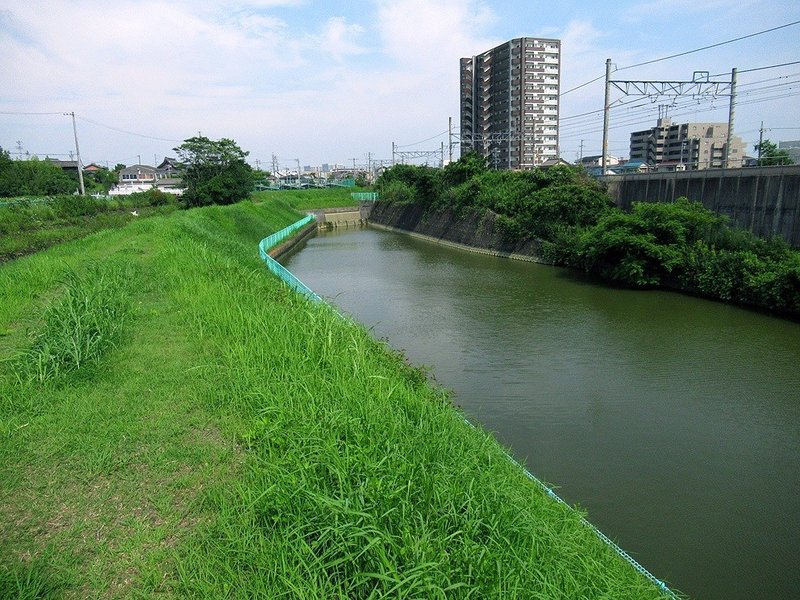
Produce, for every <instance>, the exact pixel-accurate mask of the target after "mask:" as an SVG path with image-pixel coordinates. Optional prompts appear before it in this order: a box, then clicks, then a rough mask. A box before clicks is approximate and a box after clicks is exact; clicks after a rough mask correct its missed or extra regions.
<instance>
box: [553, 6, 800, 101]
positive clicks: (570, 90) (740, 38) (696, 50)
mask: <svg viewBox="0 0 800 600" xmlns="http://www.w3.org/2000/svg"><path fill="white" fill-rule="evenodd" d="M798 23H800V21H793V22H791V23H786V24H784V25H779V26H777V27H772V28H770V29H764V30H763V31H757V32H756V33H750V34H748V35H743V36H740V37H737V38H733V39H730V40H725V41H724V42H717V43H716V44H711V45H709V46H703V47H702V48H695V49H694V50H687V51H685V52H679V53H678V54H671V55H670V56H662V57H661V58H654V59H653V60H647V61H645V62H641V63H637V64H635V65H628V66H626V67H620V68H618V69H614V70H615V71H624V70H625V69H633V68H634V67H641V66H644V65H651V64H653V63H657V62H661V61H663V60H670V59H672V58H678V57H679V56H686V55H687V54H694V53H695V52H701V51H703V50H709V49H710V48H717V47H718V46H724V45H725V44H732V43H733V42H739V41H741V40H746V39H748V38H751V37H755V36H757V35H763V34H765V33H770V32H772V31H777V30H779V29H784V28H786V27H792V26H794V25H797V24H798ZM787 64H795V63H787ZM747 72H748V71H739V73H747ZM722 75H724V73H722ZM604 77H605V74H603V75H600V76H599V77H595V78H594V79H591V80H589V81H587V82H586V83H582V84H580V85H578V86H575V87H574V88H571V89H568V90H567V91H566V92H562V93H561V94H559V96H566V95H567V94H569V93H570V92H574V91H575V90H579V89H581V88H582V87H586V86H587V85H589V84H591V83H594V82H595V81H600V80H601V79H603V78H604ZM714 77H717V75H714Z"/></svg>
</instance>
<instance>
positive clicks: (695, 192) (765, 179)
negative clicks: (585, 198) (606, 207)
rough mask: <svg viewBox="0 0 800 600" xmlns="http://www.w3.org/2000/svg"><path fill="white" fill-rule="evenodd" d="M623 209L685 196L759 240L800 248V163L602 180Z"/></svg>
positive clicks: (631, 175)
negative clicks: (778, 240)
mask: <svg viewBox="0 0 800 600" xmlns="http://www.w3.org/2000/svg"><path fill="white" fill-rule="evenodd" d="M601 180H602V181H604V182H605V183H606V184H607V185H608V192H609V194H611V196H612V198H614V199H615V200H616V202H617V204H618V205H619V206H620V208H622V209H624V210H629V209H630V206H631V203H633V202H674V201H675V200H676V199H677V198H679V197H680V196H686V197H687V198H689V200H694V201H697V202H700V203H701V204H703V206H705V207H706V208H708V209H710V210H713V211H715V212H717V213H719V214H722V215H726V216H727V217H729V218H730V220H731V223H732V224H733V225H735V226H737V227H741V228H742V229H747V230H748V231H751V232H752V233H754V234H755V235H757V236H759V237H770V236H780V237H782V238H783V239H785V240H786V241H787V242H788V243H789V245H791V246H793V247H794V248H800V165H790V166H785V167H758V168H747V169H708V170H701V171H684V172H682V173H636V174H629V175H611V176H607V177H602V178H601Z"/></svg>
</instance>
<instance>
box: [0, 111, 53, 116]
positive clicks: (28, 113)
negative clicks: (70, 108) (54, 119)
mask: <svg viewBox="0 0 800 600" xmlns="http://www.w3.org/2000/svg"><path fill="white" fill-rule="evenodd" d="M63 114H64V113H63V112H18V111H10V110H0V115H63Z"/></svg>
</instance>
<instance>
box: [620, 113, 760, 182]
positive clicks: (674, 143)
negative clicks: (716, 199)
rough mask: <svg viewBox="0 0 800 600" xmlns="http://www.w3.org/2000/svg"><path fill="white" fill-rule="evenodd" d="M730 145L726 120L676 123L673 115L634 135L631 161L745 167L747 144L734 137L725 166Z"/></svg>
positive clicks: (695, 167) (690, 167)
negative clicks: (672, 117)
mask: <svg viewBox="0 0 800 600" xmlns="http://www.w3.org/2000/svg"><path fill="white" fill-rule="evenodd" d="M727 144H728V124H727V123H682V124H673V123H672V120H671V119H670V118H668V117H664V118H661V119H659V120H658V122H657V124H656V126H655V127H652V128H650V129H645V130H644V131H635V132H633V133H632V134H631V141H630V151H631V160H632V161H633V160H640V161H643V162H645V163H647V165H648V166H650V167H651V168H653V169H655V170H673V171H675V170H677V171H681V170H687V171H696V170H700V169H719V168H723V167H725V166H728V167H741V166H743V164H744V155H745V144H744V142H743V141H742V139H741V138H740V137H738V136H733V138H732V140H731V153H730V157H729V162H728V164H727V165H726V164H725V154H726V150H727ZM661 165H664V166H663V167H661Z"/></svg>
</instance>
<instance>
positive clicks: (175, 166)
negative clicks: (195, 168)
mask: <svg viewBox="0 0 800 600" xmlns="http://www.w3.org/2000/svg"><path fill="white" fill-rule="evenodd" d="M180 168H181V163H179V162H178V159H177V158H173V157H171V156H165V157H164V160H162V161H161V164H160V165H158V166H157V167H156V169H158V170H159V171H161V172H163V173H168V174H169V175H170V176H173V177H177V174H178V171H179V170H180Z"/></svg>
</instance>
